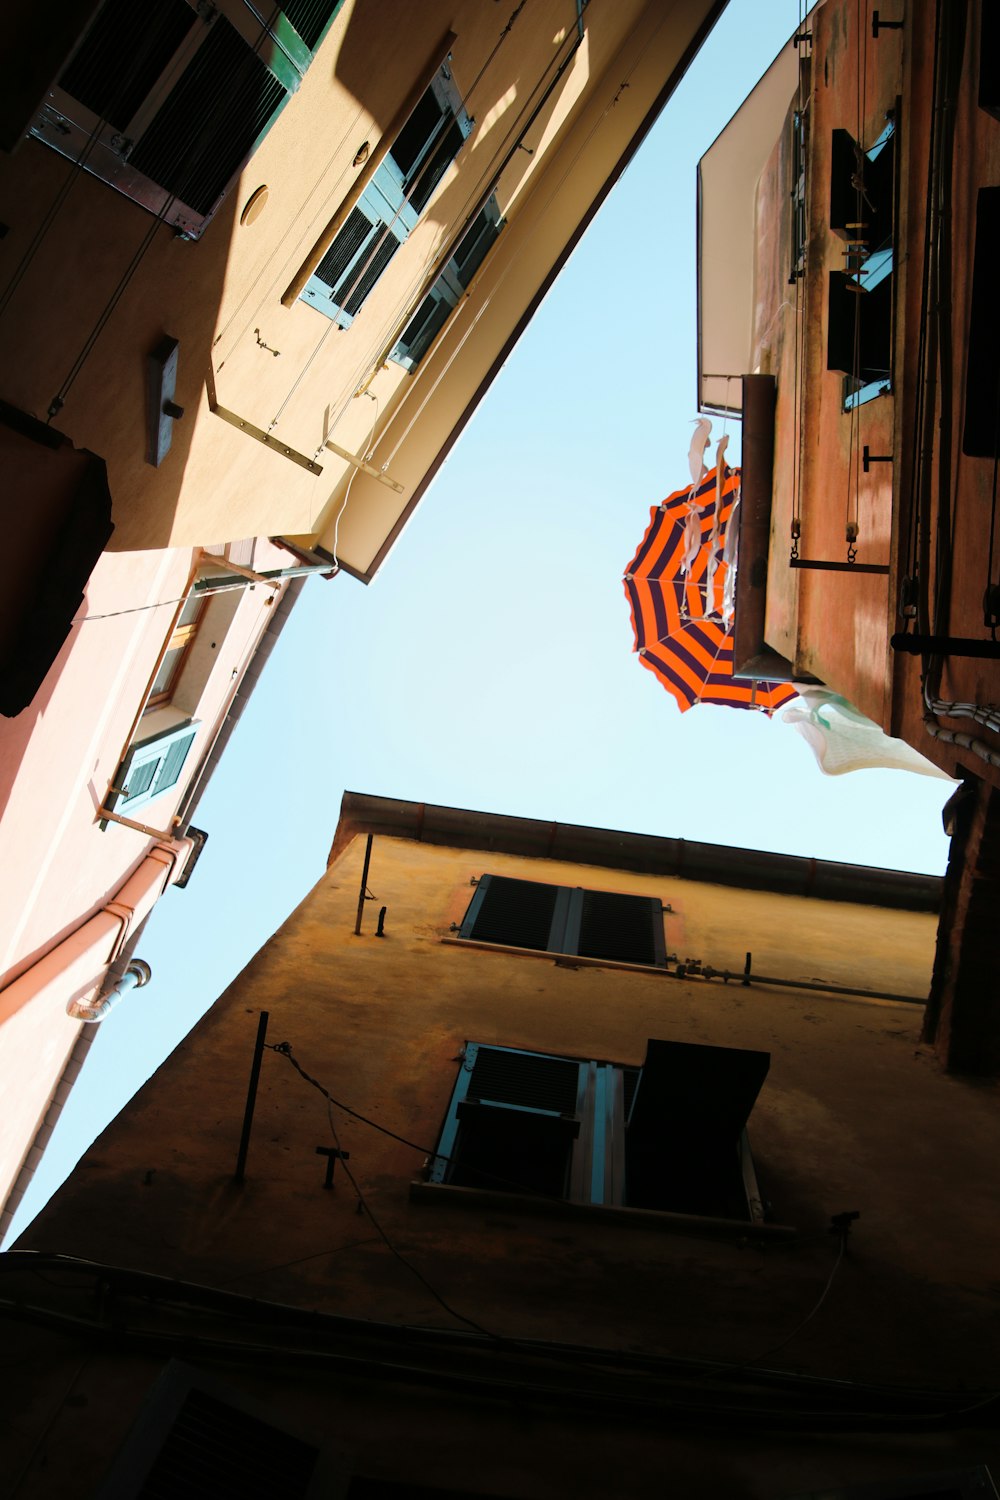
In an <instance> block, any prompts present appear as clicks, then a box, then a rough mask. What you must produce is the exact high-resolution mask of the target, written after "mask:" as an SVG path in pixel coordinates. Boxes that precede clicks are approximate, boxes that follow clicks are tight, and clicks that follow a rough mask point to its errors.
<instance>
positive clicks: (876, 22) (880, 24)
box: [872, 10, 903, 41]
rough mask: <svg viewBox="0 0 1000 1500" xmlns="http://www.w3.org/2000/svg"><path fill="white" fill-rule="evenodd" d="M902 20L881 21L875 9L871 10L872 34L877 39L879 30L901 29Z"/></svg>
mask: <svg viewBox="0 0 1000 1500" xmlns="http://www.w3.org/2000/svg"><path fill="white" fill-rule="evenodd" d="M902 29H903V23H902V21H883V20H882V18H881V16H880V15H879V13H878V11H877V10H873V11H872V36H873V37H874V38H875V40H876V41H878V34H879V32H880V31H902Z"/></svg>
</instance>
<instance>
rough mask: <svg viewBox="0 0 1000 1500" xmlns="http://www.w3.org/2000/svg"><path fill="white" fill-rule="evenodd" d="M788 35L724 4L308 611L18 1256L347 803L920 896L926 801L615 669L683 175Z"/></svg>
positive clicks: (926, 859)
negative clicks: (416, 495)
mask: <svg viewBox="0 0 1000 1500" xmlns="http://www.w3.org/2000/svg"><path fill="white" fill-rule="evenodd" d="M797 22H798V3H797V0H731V3H730V5H729V8H728V10H727V11H726V12H725V14H724V16H723V18H722V21H721V22H720V23H719V25H718V26H717V27H716V29H715V31H714V32H713V34H712V36H711V37H710V38H709V41H708V42H707V44H706V46H705V47H704V48H703V50H702V52H701V53H700V54H699V57H698V58H697V59H696V61H695V63H694V65H693V67H692V69H691V70H690V72H689V74H688V75H687V77H686V78H685V80H684V82H683V83H682V85H681V87H680V89H679V90H678V92H677V94H676V95H675V97H674V99H673V100H672V102H671V103H670V104H669V105H668V107H667V109H666V111H665V112H664V114H663V115H662V116H661V118H660V120H659V122H658V123H657V125H656V126H655V127H654V129H653V131H652V133H651V135H650V136H649V138H648V139H647V141H646V143H645V145H644V146H643V147H642V149H641V151H640V152H639V154H638V156H637V158H636V160H635V161H634V162H633V163H632V165H631V166H630V168H629V170H628V171H627V173H626V174H625V176H624V178H623V179H622V181H621V182H620V183H619V184H618V186H617V187H616V188H615V190H614V191H613V192H612V194H611V196H610V198H609V200H608V202H607V203H606V204H605V206H604V207H603V209H602V210H601V212H600V214H599V215H598V216H597V218H596V220H595V222H594V223H593V224H592V225H591V227H590V229H589V230H588V232H587V234H586V235H585V236H584V238H583V240H582V242H581V244H580V245H579V246H578V248H577V249H576V251H575V252H574V254H573V256H572V258H571V260H570V262H569V264H568V266H567V267H566V269H565V270H564V272H563V274H562V276H561V277H560V278H559V279H558V281H557V282H556V284H555V286H554V287H553V289H552V291H551V292H550V293H549V295H548V297H547V298H546V300H545V302H544V304H543V305H542V307H541V309H540V310H539V312H538V314H537V316H536V317H535V319H534V321H533V322H532V324H531V325H530V326H529V328H528V330H527V332H526V333H525V335H524V337H523V338H522V340H521V342H520V344H519V345H518V347H517V348H516V350H515V351H514V353H513V354H512V355H511V357H510V359H509V360H508V362H507V364H506V366H505V367H504V369H503V371H502V372H501V374H500V375H499V377H498V378H497V380H496V382H495V384H494V386H493V388H492V390H491V391H490V393H489V395H488V396H487V398H486V400H485V401H484V403H483V405H482V406H481V408H480V410H479V412H478V413H477V414H476V416H475V417H474V418H473V421H472V423H471V424H470V426H469V428H468V429H467V430H466V432H465V434H464V435H463V437H462V439H461V440H460V442H459V444H458V446H457V448H456V449H455V450H454V451H453V453H452V455H451V457H450V458H449V460H448V461H447V463H446V464H445V465H444V467H443V469H442V471H441V473H440V474H439V476H438V478H437V480H436V481H435V483H434V485H433V487H432V488H431V490H430V492H429V494H428V495H427V497H426V499H425V500H424V502H423V504H422V506H421V507H420V509H419V511H418V512H417V514H416V516H415V518H414V520H413V521H412V522H411V524H410V526H409V527H408V528H407V530H406V532H405V533H404V535H403V537H402V539H401V540H400V541H399V543H398V544H397V546H396V548H395V550H394V551H393V553H392V554H391V556H390V558H389V560H388V562H387V563H386V565H385V567H384V569H383V571H382V573H381V574H380V575H379V577H378V578H377V579H376V581H375V583H374V584H373V585H372V586H371V587H369V588H368V589H365V588H364V587H362V586H361V585H359V584H357V583H355V582H354V581H353V580H352V579H349V578H346V577H342V578H339V579H337V580H335V581H334V582H332V583H328V582H324V581H322V580H319V579H312V580H310V581H309V583H308V584H307V585H306V587H305V589H304V591H303V594H302V597H301V599H300V600H299V603H298V605H297V607H296V609H295V610H294V611H293V613H292V616H291V618H290V620H289V622H288V624H287V626H286V629H285V631H284V633H283V635H282V636H281V638H280V640H279V642H278V644H277V647H276V649H275V651H274V653H273V656H272V658H271V661H270V663H269V664H268V667H267V670H266V672H265V673H264V675H263V678H262V680H261V683H260V685H259V687H258V689H257V691H256V693H255V695H254V697H253V699H252V700H251V703H250V705H249V707H248V708H247V710H246V712H245V713H244V715H243V718H242V720H241V722H240V724H239V726H238V728H237V730H236V732H235V734H234V736H233V738H232V741H231V742H230V746H229V749H228V750H227V753H226V756H225V759H224V761H223V763H222V765H221V766H220V769H219V770H218V771H217V773H216V775H215V777H214V779H213V781H212V783H211V785H210V786H209V788H208V790H207V792H206V794H205V796H204V798H203V800H202V803H201V806H200V808H199V811H198V817H197V822H198V824H199V826H201V827H204V828H205V829H207V830H208V832H209V836H210V837H209V842H208V844H207V846H206V849H205V852H204V854H203V856H202V858H201V861H200V863H199V865H198V868H197V870H196V873H195V875H194V877H193V878H192V881H191V884H190V886H189V888H188V889H187V890H185V891H169V892H168V893H167V895H166V896H165V897H164V898H163V900H162V901H161V902H160V903H159V905H158V907H157V909H156V911H155V913H154V915H153V917H152V919H151V922H150V924H149V926H148V928H147V932H146V936H145V937H144V940H143V943H142V945H141V948H140V950H139V952H140V956H141V957H143V958H145V959H146V960H147V961H148V962H149V963H150V964H151V965H152V968H153V979H152V981H151V983H150V984H149V985H148V986H147V987H146V988H145V989H143V990H141V991H138V992H135V993H134V994H133V995H131V996H130V997H129V998H128V1000H127V1001H126V1002H125V1003H124V1004H123V1005H122V1006H121V1007H120V1008H119V1009H118V1010H117V1011H115V1012H114V1013H113V1014H112V1016H111V1017H110V1018H109V1019H108V1020H107V1021H106V1022H104V1023H103V1024H102V1026H101V1029H100V1034H99V1035H98V1037H97V1038H96V1040H95V1044H94V1046H93V1047H92V1049H91V1052H90V1055H89V1058H88V1062H87V1065H86V1068H85V1070H84V1072H83V1074H82V1075H81V1079H80V1081H79V1082H78V1084H77V1085H76V1087H75V1088H74V1090H73V1093H72V1095H71V1097H70V1100H69V1102H68V1104H67V1106H66V1108H65V1109H64V1111H63V1114H62V1117H61V1120H60V1122H59V1126H58V1128H57V1131H56V1134H55V1135H54V1137H53V1140H52V1143H51V1144H50V1147H49V1150H48V1153H47V1155H46V1158H45V1161H44V1162H43V1164H42V1167H41V1168H40V1170H39V1172H38V1173H37V1175H36V1179H35V1182H34V1184H33V1186H32V1190H31V1192H30V1194H29V1196H28V1197H27V1198H26V1200H25V1202H24V1204H23V1205H22V1209H21V1211H20V1213H19V1215H18V1218H17V1220H16V1221H15V1226H14V1232H15V1233H16V1232H19V1230H20V1229H22V1228H24V1227H25V1225H26V1224H27V1222H29V1221H30V1218H31V1217H32V1216H33V1215H34V1214H35V1213H37V1212H38V1210H39V1209H40V1208H41V1207H42V1206H43V1204H44V1202H45V1201H46V1199H47V1198H48V1196H49V1195H50V1194H51V1192H52V1191H54V1189H55V1187H57V1186H58V1183H59V1182H60V1181H61V1180H62V1178H63V1177H64V1176H65V1174H66V1173H67V1172H68V1171H69V1170H70V1169H71V1167H72V1166H73V1164H74V1162H75V1160H76V1159H77V1157H78V1156H79V1154H80V1153H81V1152H82V1151H83V1150H85V1149H86V1147H87V1146H88V1145H89V1143H90V1141H91V1140H92V1139H93V1138H94V1136H95V1135H96V1134H97V1133H99V1131H100V1130H101V1129H103V1127H104V1125H105V1124H106V1123H107V1122H108V1121H109V1120H110V1119H111V1118H113V1116H114V1115H115V1114H116V1113H117V1112H118V1111H119V1110H120V1109H121V1108H122V1106H123V1105H124V1104H125V1103H126V1102H127V1100H128V1099H129V1098H130V1097H131V1095H132V1094H133V1093H134V1092H135V1090H136V1089H137V1088H139V1087H140V1086H141V1084H142V1083H143V1082H144V1081H145V1079H146V1078H147V1077H148V1076H149V1074H150V1073H151V1072H152V1071H154V1069H155V1068H156V1067H157V1066H158V1064H159V1063H160V1061H161V1060H162V1059H163V1058H164V1057H165V1056H166V1055H167V1053H168V1052H169V1051H171V1050H172V1048H173V1047H174V1046H176V1044H177V1043H178V1042H179V1041H180V1040H181V1038H182V1037H183V1036H184V1035H185V1034H186V1032H187V1031H188V1030H189V1028H190V1027H191V1026H192V1025H193V1024H194V1022H195V1021H196V1020H197V1019H198V1018H199V1017H200V1016H201V1015H202V1014H203V1013H204V1011H205V1010H206V1009H207V1008H208V1006H209V1005H211V1003H212V1001H213V1000H215V999H216V998H217V996H218V995H219V994H220V993H221V992H222V990H223V989H224V988H225V987H226V985H227V984H228V983H229V982H230V980H231V979H232V978H233V977H234V976H235V975H236V974H237V973H238V972H239V970H240V969H241V968H242V967H243V966H244V965H245V964H246V963H248V962H249V960H250V959H251V958H252V956H253V954H254V953H255V952H256V951H257V949H258V948H259V947H261V946H262V945H263V944H264V943H265V942H266V941H267V939H268V937H269V936H270V935H271V933H272V932H273V931H274V930H275V928H276V927H277V926H279V925H280V923H281V922H282V921H283V920H284V918H285V917H286V916H287V915H288V914H289V912H290V911H291V910H292V909H293V908H294V907H295V906H296V905H297V904H298V902H299V901H301V900H302V899H303V897H304V896H305V895H306V894H307V893H308V891H309V890H310V889H311V887H312V886H313V885H314V884H315V883H316V881H317V880H318V879H319V878H320V876H321V875H322V872H323V869H324V867H325V862H326V856H327V853H328V851H329V847H330V844H331V842H332V838H333V832H334V828H335V826H336V819H337V811H338V807H339V804H340V797H341V794H342V792H343V790H344V789H345V788H350V789H351V790H354V791H362V792H373V793H379V794H383V795H388V796H395V797H405V798H413V799H414V800H417V801H426V802H442V803H449V804H452V805H456V806H463V807H471V808H482V809H485V810H488V811H493V812H504V813H515V814H521V815H524V816H528V817H540V818H554V819H559V820H562V821H566V822H576V823H589V824H595V825H599V826H603V827H613V828H622V829H633V830H638V831H642V832H648V833H657V834H667V835H673V836H680V837H684V838H691V839H703V840H707V841H710V842H717V843H723V844H735V845H745V846H750V847H754V848H764V849H773V850H777V851H780V852H787V853H793V854H803V855H811V856H817V857H822V858H828V859H840V860H850V861H856V862H859V863H865V864H879V865H888V866H894V867H897V868H905V869H914V870H925V871H931V872H940V871H942V870H943V868H944V861H945V858H946V854H947V843H946V840H945V837H944V835H943V833H942V830H941V819H940V808H941V805H942V803H943V802H944V800H945V798H946V797H947V795H948V793H949V791H950V784H949V783H948V782H945V781H937V780H931V779H929V778H924V777H918V776H913V775H907V774H904V773H901V772H892V771H866V772H857V773H854V774H852V775H850V776H844V777H837V778H828V777H824V776H822V775H821V774H820V772H819V770H818V769H817V767H816V765H815V763H814V761H813V759H812V756H811V754H810V752H809V750H808V748H807V747H806V745H805V743H804V742H803V741H802V740H801V739H800V738H799V736H798V735H797V734H796V733H795V732H794V731H793V730H792V729H791V728H790V726H788V725H786V724H782V723H781V722H780V715H779V716H776V717H775V719H774V720H767V719H766V718H764V717H763V716H762V715H758V714H751V713H739V712H735V711H733V710H729V709H724V708H709V707H705V708H697V709H694V710H692V711H691V712H689V713H687V714H685V715H683V716H682V715H681V714H679V712H678V710H677V708H676V705H675V704H674V702H673V700H672V699H671V698H670V697H669V696H668V695H667V693H665V692H664V691H663V689H662V688H661V687H660V686H659V684H658V683H657V682H656V680H655V679H654V677H653V675H652V674H651V673H650V672H647V671H645V670H643V669H642V668H641V667H640V666H639V663H638V660H637V659H636V657H635V656H634V655H633V654H632V631H631V626H630V623H629V614H628V609H627V606H626V602H625V597H624V592H623V589H622V584H621V575H622V571H623V569H624V566H625V564H626V563H627V562H628V560H629V559H630V558H631V556H632V554H633V552H634V551H635V547H636V545H637V543H638V541H639V540H640V538H641V537H642V534H643V532H644V530H645V527H646V525H647V523H648V520H649V507H650V506H651V505H653V504H656V503H658V502H659V501H660V500H661V499H662V498H663V497H664V496H665V495H666V494H668V493H669V492H670V491H672V490H674V489H677V488H679V487H680V486H681V485H682V484H683V483H685V479H686V474H687V449H688V444H689V442H690V437H691V430H692V429H691V422H692V419H693V418H694V417H695V415H696V407H695V304H694V292H695V267H694V243H695V242H694V218H695V166H696V163H697V160H698V158H699V156H701V154H702V153H703V152H704V151H705V150H706V148H707V147H708V146H709V145H710V144H711V142H712V140H713V139H714V137H715V136H716V135H717V134H718V132H719V131H720V130H721V129H722V127H723V126H724V125H725V124H726V122H727V120H728V119H729V117H730V116H731V115H732V114H733V113H734V111H735V110H736V108H737V107H738V105H739V104H740V102H741V101H742V99H743V98H744V97H745V95H746V94H747V93H748V92H749V90H750V89H751V88H752V87H753V84H754V83H755V82H756V80H757V78H758V77H759V76H760V75H761V73H762V72H763V71H764V70H765V69H766V67H767V66H768V64H769V63H770V62H771V60H772V58H773V57H774V55H775V54H776V53H777V51H778V49H779V48H780V46H781V45H782V43H783V42H784V41H785V40H787V38H788V36H790V35H791V33H792V32H793V30H794V29H795V26H796V24H797ZM721 431H722V425H721V423H717V424H716V431H715V436H718V435H720V434H721ZM733 436H734V441H733V443H732V444H731V446H730V454H729V456H730V458H731V459H732V458H733V456H734V453H735V452H736V451H738V450H737V448H736V438H737V437H738V433H735V434H734V435H733ZM7 1243H8V1245H9V1244H10V1243H11V1240H10V1239H8V1241H7Z"/></svg>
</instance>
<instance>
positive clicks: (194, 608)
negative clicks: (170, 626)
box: [143, 594, 206, 714]
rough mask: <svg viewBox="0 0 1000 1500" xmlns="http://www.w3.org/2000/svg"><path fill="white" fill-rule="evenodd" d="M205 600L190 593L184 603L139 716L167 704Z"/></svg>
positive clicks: (195, 632)
mask: <svg viewBox="0 0 1000 1500" xmlns="http://www.w3.org/2000/svg"><path fill="white" fill-rule="evenodd" d="M205 602H206V601H205V600H204V599H203V598H201V597H199V595H197V594H191V595H190V596H189V598H188V599H187V601H186V602H185V605H184V608H183V609H182V610H181V612H180V615H179V616H178V619H177V624H176V625H175V626H174V630H173V634H172V635H171V637H170V645H169V646H168V647H167V652H166V655H165V656H164V658H163V660H162V662H161V663H160V670H159V671H158V672H157V674H156V677H155V678H154V680H153V686H152V688H151V689H150V693H149V699H148V701H147V703H146V707H145V708H144V709H143V713H147V714H148V713H150V712H151V711H152V710H153V709H155V708H160V707H162V705H163V704H164V703H169V702H170V699H171V698H172V697H173V692H174V688H175V687H176V685H177V679H178V677H179V676H180V673H181V668H182V667H183V665H184V661H185V658H186V657H187V654H188V652H189V651H190V649H191V645H192V642H193V641H194V638H195V636H196V635H197V633H198V626H199V625H200V623H201V617H202V615H203V614H204V612H205Z"/></svg>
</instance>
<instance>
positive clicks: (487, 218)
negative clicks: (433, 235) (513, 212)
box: [389, 194, 504, 370]
mask: <svg viewBox="0 0 1000 1500" xmlns="http://www.w3.org/2000/svg"><path fill="white" fill-rule="evenodd" d="M503 225H504V221H503V220H502V219H501V218H500V210H499V207H498V205H497V200H496V195H495V194H494V195H493V196H492V197H491V198H490V200H489V202H488V203H487V204H486V206H485V207H484V208H483V209H482V210H481V211H480V212H479V213H478V214H476V216H475V218H474V219H473V220H472V222H471V224H470V225H469V226H468V228H467V229H466V231H465V233H464V234H463V235H462V237H461V239H460V240H459V242H458V244H457V246H456V247H455V251H454V253H453V255H452V256H451V258H450V259H449V261H448V263H447V264H446V265H445V267H444V269H443V270H442V272H441V274H440V276H438V278H437V280H436V281H435V282H434V284H433V286H432V287H431V289H430V291H429V292H428V293H427V296H426V297H425V298H424V299H423V301H422V302H421V304H420V306H419V307H418V308H417V310H416V312H415V313H414V315H413V317H412V318H411V319H410V321H409V323H407V325H406V327H405V328H404V330H403V332H402V334H401V335H400V338H399V342H398V344H397V345H396V346H395V348H394V349H393V350H392V353H391V354H390V356H389V358H390V359H392V360H394V361H395V362H396V364H399V365H402V366H403V367H404V369H407V370H413V369H416V367H417V365H418V364H419V363H420V361H421V360H422V359H423V357H424V355H425V354H426V353H427V350H428V349H429V348H430V346H431V344H432V343H433V342H434V340H435V338H436V337H437V335H438V334H439V333H440V331H441V329H442V328H443V327H444V325H445V323H447V321H448V318H449V317H450V315H451V311H452V309H453V308H454V307H455V306H456V305H457V303H458V301H459V300H460V298H461V296H462V293H463V292H464V291H465V289H466V288H467V287H468V285H469V283H470V282H471V280H472V278H473V276H475V274H476V272H477V271H478V270H479V267H480V266H481V265H482V263H483V261H484V260H485V259H486V255H487V253H488V251H489V248H490V246H491V245H492V244H493V241H494V240H495V239H496V237H497V235H498V234H499V233H500V230H501V229H502V228H503Z"/></svg>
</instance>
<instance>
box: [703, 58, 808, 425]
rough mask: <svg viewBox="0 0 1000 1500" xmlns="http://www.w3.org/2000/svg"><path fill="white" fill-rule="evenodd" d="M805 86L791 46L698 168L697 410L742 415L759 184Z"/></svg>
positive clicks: (750, 321)
mask: <svg viewBox="0 0 1000 1500" xmlns="http://www.w3.org/2000/svg"><path fill="white" fill-rule="evenodd" d="M798 86H799V58H798V49H797V48H796V47H795V45H794V44H793V42H791V41H789V42H788V43H787V44H786V45H785V46H784V47H783V48H782V50H781V51H780V52H779V53H778V56H777V57H776V58H775V60H774V62H773V63H772V64H771V66H770V67H769V68H768V70H767V72H766V73H765V74H764V76H763V78H762V79H761V80H760V82H759V83H758V84H757V85H756V87H755V88H754V90H753V92H752V93H751V94H749V95H748V96H747V98H746V99H745V100H744V101H743V103H742V104H741V105H740V107H739V109H738V110H737V111H736V114H735V115H734V116H733V118H732V119H731V120H730V122H729V124H728V125H727V126H726V128H725V130H723V132H722V134H721V135H719V136H717V137H716V139H715V141H714V142H713V143H712V145H711V146H710V147H709V148H708V150H707V151H706V152H705V155H704V156H703V157H702V158H701V161H700V162H699V163H698V409H699V410H700V411H709V412H724V411H740V410H741V409H742V394H741V387H740V376H741V375H745V374H748V373H751V372H750V340H751V337H752V332H753V279H754V251H755V238H756V236H755V232H754V202H755V199H756V193H757V183H758V180H759V178H760V174H761V172H762V171H763V170H764V166H765V164H766V162H767V159H768V157H769V156H770V154H771V152H772V150H773V148H774V145H775V142H776V141H777V140H778V138H779V136H780V134H781V128H782V125H783V123H784V120H785V116H786V114H787V113H788V107H789V105H790V104H791V102H792V99H793V98H794V96H795V92H796V90H797V88H798Z"/></svg>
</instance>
